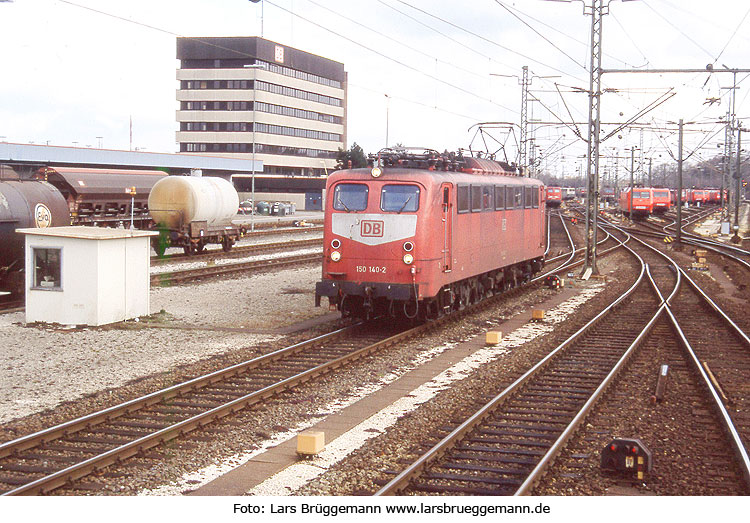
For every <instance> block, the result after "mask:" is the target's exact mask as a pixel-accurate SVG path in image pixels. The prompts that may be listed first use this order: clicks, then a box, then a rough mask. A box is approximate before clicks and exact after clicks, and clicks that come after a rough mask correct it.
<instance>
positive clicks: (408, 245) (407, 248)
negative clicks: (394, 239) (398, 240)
mask: <svg viewBox="0 0 750 523" xmlns="http://www.w3.org/2000/svg"><path fill="white" fill-rule="evenodd" d="M404 250H405V251H406V252H411V251H413V250H414V244H413V243H412V242H405V243H404Z"/></svg>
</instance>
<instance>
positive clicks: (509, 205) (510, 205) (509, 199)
mask: <svg viewBox="0 0 750 523" xmlns="http://www.w3.org/2000/svg"><path fill="white" fill-rule="evenodd" d="M514 194H515V193H514V192H513V187H508V186H507V185H506V186H505V208H506V209H514V208H515V203H516V200H515V197H514V196H513V195H514Z"/></svg>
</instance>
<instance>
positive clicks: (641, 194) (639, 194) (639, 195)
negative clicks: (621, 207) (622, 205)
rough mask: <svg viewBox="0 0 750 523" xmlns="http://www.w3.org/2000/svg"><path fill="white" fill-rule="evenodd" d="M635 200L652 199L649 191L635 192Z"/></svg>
mask: <svg viewBox="0 0 750 523" xmlns="http://www.w3.org/2000/svg"><path fill="white" fill-rule="evenodd" d="M633 198H651V194H650V193H649V192H648V191H633Z"/></svg>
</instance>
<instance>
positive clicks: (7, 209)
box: [0, 180, 70, 295]
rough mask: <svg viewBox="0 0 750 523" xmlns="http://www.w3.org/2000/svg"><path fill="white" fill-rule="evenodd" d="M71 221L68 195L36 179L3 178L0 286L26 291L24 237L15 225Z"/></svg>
mask: <svg viewBox="0 0 750 523" xmlns="http://www.w3.org/2000/svg"><path fill="white" fill-rule="evenodd" d="M69 224H70V214H69V212H68V204H67V203H66V201H65V198H63V196H62V195H61V194H60V191H58V190H57V189H56V188H55V187H54V186H52V185H51V184H49V183H46V182H39V181H36V180H0V246H2V247H1V248H0V290H3V291H6V292H10V293H12V294H14V295H15V294H21V293H23V288H24V275H23V269H24V245H25V238H24V236H23V235H22V234H18V233H16V229H21V228H25V227H61V226H65V225H69Z"/></svg>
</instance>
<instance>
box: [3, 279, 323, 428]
mask: <svg viewBox="0 0 750 523" xmlns="http://www.w3.org/2000/svg"><path fill="white" fill-rule="evenodd" d="M319 278H320V268H319V267H309V268H300V269H291V270H284V271H280V272H274V273H266V274H257V275H252V276H248V277H242V278H234V279H224V280H212V281H210V282H204V283H201V284H200V286H198V285H186V286H178V287H169V288H154V289H152V290H151V311H152V313H155V314H153V315H152V316H151V317H150V318H148V319H147V321H148V325H143V323H142V322H132V321H131V322H126V323H119V324H114V325H112V326H106V327H99V328H83V329H77V328H76V329H70V328H62V327H52V326H43V325H25V324H24V323H23V322H24V313H23V312H19V313H13V314H5V315H0V347H2V348H3V349H2V353H3V364H2V366H1V367H0V423H7V422H9V421H11V420H13V419H15V418H19V417H22V416H27V415H29V414H33V413H36V412H39V411H42V410H45V409H50V408H53V407H55V406H56V405H59V404H60V403H62V402H65V401H71V400H74V399H76V398H80V397H83V396H85V395H87V394H92V393H95V392H98V391H102V390H106V389H109V388H114V387H119V386H121V385H124V384H126V383H128V382H129V381H132V380H135V379H137V378H140V377H143V376H148V375H151V374H155V373H160V372H163V371H167V370H169V369H171V368H174V367H176V366H180V365H185V364H190V363H194V362H196V361H199V360H202V359H204V358H208V357H211V356H214V355H217V354H223V353H226V352H229V351H232V350H235V349H240V348H243V347H248V346H253V345H258V344H260V343H269V342H272V341H274V340H276V339H277V338H278V336H277V335H276V334H274V329H275V328H277V327H280V326H282V325H289V324H291V323H295V322H297V321H302V320H305V319H309V318H312V317H316V316H320V315H323V314H326V313H327V312H328V310H327V309H326V308H324V307H320V308H316V307H315V306H314V300H313V293H314V289H315V281H317V280H318V279H319ZM160 311H161V312H160ZM184 326H189V327H202V328H204V329H192V328H190V329H184V328H180V327H184ZM227 328H232V329H237V330H238V331H234V330H233V331H228V330H226V329H227ZM243 329H244V331H243ZM217 331H218V332H217Z"/></svg>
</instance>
